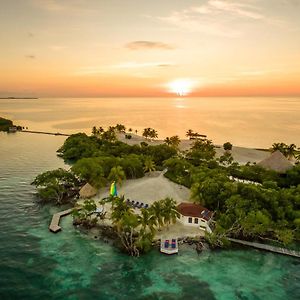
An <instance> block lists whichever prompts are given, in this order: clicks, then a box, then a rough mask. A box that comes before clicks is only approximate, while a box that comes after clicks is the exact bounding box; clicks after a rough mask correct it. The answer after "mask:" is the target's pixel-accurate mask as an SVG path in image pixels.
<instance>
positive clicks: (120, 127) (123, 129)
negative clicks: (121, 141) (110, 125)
mask: <svg viewBox="0 0 300 300" xmlns="http://www.w3.org/2000/svg"><path fill="white" fill-rule="evenodd" d="M115 129H116V130H117V131H118V132H123V133H125V131H126V127H125V126H124V125H123V124H117V125H116V126H115Z"/></svg>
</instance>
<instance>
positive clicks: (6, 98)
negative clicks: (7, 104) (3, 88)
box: [0, 97, 39, 100]
mask: <svg viewBox="0 0 300 300" xmlns="http://www.w3.org/2000/svg"><path fill="white" fill-rule="evenodd" d="M0 99H1V100H18V99H24V100H31V99H39V98H37V97H0Z"/></svg>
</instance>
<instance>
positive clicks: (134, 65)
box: [73, 62, 175, 75]
mask: <svg viewBox="0 0 300 300" xmlns="http://www.w3.org/2000/svg"><path fill="white" fill-rule="evenodd" d="M173 66H175V64H173V63H170V62H144V63H138V62H124V63H120V64H117V65H111V66H104V67H95V66H92V67H84V68H81V69H80V70H78V71H76V72H74V73H73V74H74V75H95V74H112V73H115V72H116V71H118V72H121V71H122V70H141V69H151V68H168V67H173Z"/></svg>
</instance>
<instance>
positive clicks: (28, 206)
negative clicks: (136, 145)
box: [0, 133, 300, 300]
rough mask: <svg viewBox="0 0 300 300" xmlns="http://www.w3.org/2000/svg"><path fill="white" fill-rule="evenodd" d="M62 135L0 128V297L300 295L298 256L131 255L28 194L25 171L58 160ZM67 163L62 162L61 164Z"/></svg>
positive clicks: (29, 174) (32, 172)
mask: <svg viewBox="0 0 300 300" xmlns="http://www.w3.org/2000/svg"><path fill="white" fill-rule="evenodd" d="M63 140H64V138H63V137H58V136H43V135H32V134H25V133H17V134H11V135H7V134H0V155H1V159H0V299H188V300H190V299H272V300H275V299H300V260H298V259H294V258H290V257H285V256H280V255H276V254H272V253H265V252H260V251H256V250H250V249H237V250H230V251H216V252H215V251H214V252H211V251H207V252H204V253H202V254H201V255H199V256H198V255H197V253H196V251H195V250H193V249H191V248H189V247H183V248H181V249H180V253H179V255H177V256H172V257H169V256H164V255H161V254H160V253H159V252H158V251H157V250H156V249H154V250H153V251H152V252H151V253H149V254H147V255H145V256H143V257H140V258H131V257H128V256H126V255H124V254H121V253H119V252H118V251H117V250H116V249H114V248H112V247H111V246H109V245H108V244H105V243H104V242H102V241H100V240H97V239H95V238H94V235H92V234H91V235H86V234H84V233H81V232H79V231H78V230H76V229H75V228H74V227H73V226H72V222H71V218H70V217H66V218H65V219H63V221H62V227H63V231H61V232H60V233H58V234H52V233H50V232H49V231H48V225H49V222H50V220H51V214H53V212H55V211H57V210H60V208H53V207H50V206H40V205H38V204H37V203H36V201H35V196H34V192H35V190H34V187H33V186H31V185H30V182H31V181H32V179H33V178H34V177H35V176H36V175H37V174H39V173H40V172H43V171H45V170H49V169H55V168H58V167H63V166H64V163H63V161H62V160H61V159H59V158H57V157H56V155H55V151H56V149H57V148H58V147H59V146H60V145H61V144H62V143H63ZM66 167H67V166H66Z"/></svg>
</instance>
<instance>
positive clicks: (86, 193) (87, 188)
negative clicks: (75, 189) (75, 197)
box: [79, 183, 97, 198]
mask: <svg viewBox="0 0 300 300" xmlns="http://www.w3.org/2000/svg"><path fill="white" fill-rule="evenodd" d="M96 194H97V190H96V189H95V188H94V187H92V186H91V185H90V184H89V183H86V184H85V185H84V186H83V187H82V188H81V189H80V191H79V195H80V198H91V197H93V196H95V195H96Z"/></svg>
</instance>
